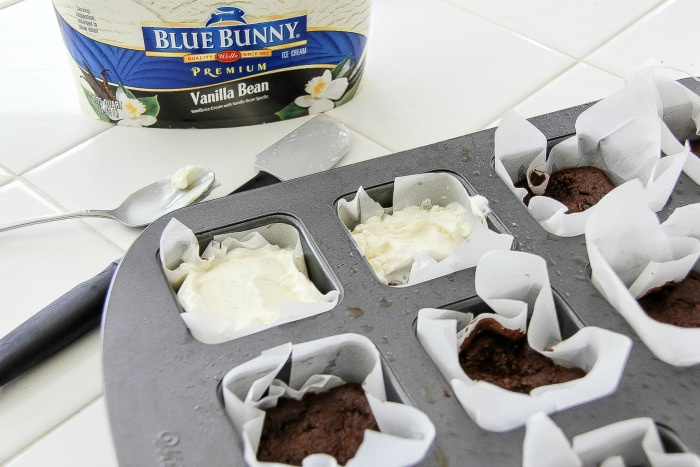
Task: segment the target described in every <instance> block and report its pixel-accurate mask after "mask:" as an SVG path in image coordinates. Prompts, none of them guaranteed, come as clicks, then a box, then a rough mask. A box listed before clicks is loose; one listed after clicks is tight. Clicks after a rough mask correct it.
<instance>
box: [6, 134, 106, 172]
mask: <svg viewBox="0 0 700 467" xmlns="http://www.w3.org/2000/svg"><path fill="white" fill-rule="evenodd" d="M112 128H114V126H110V127H107V128H105V129H104V130H101V131H98V132H97V133H94V134H92V135H90V136H88V137H87V139H83V140H80V141H77V142H75V143H73V144H72V145H71V146H70V147H67V148H63V149H59V152H58V153H56V154H53V155H52V156H49V157H48V158H47V159H45V160H42V161H39V162H36V163H35V164H34V165H30V166H29V167H27V168H26V169H24V171H22V173H21V174H18V176H20V175H23V174H25V173H27V172H31V171H32V170H36V169H38V168H40V167H41V166H43V165H46V164H48V163H50V162H51V161H53V160H54V159H56V158H57V157H61V156H62V155H64V154H65V153H67V152H68V151H72V150H74V149H75V148H77V147H79V146H82V145H83V144H86V143H87V142H88V141H90V140H92V139H93V138H96V137H97V136H99V135H101V134H102V133H105V132H107V131H109V130H111V129H112ZM13 173H14V172H13Z"/></svg>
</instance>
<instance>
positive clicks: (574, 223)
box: [495, 77, 694, 237]
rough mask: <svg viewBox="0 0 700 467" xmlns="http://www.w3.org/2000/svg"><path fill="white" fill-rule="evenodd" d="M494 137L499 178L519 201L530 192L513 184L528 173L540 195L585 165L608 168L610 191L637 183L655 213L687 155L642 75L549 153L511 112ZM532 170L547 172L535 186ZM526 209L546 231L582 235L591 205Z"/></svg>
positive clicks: (540, 202)
mask: <svg viewBox="0 0 700 467" xmlns="http://www.w3.org/2000/svg"><path fill="white" fill-rule="evenodd" d="M495 139H496V140H495V145H496V146H495V169H496V173H497V174H498V175H499V176H500V177H501V179H502V180H503V181H504V183H505V184H506V185H507V186H508V188H510V190H511V191H512V192H513V193H514V194H515V196H517V197H518V199H520V200H522V199H523V198H524V197H525V195H526V194H527V190H525V189H524V188H516V187H515V183H517V182H518V181H521V180H523V179H525V178H526V176H527V180H528V184H529V185H530V188H531V189H532V191H533V192H534V193H535V194H536V195H540V194H542V193H543V192H544V190H545V188H546V184H547V182H548V180H549V174H552V173H554V172H557V171H559V170H562V169H565V168H570V167H581V166H589V165H590V166H594V167H598V168H599V169H601V170H603V171H605V173H606V174H607V175H608V177H609V178H610V180H611V181H612V183H613V184H614V185H615V186H619V185H621V184H622V183H624V182H626V181H629V180H633V179H638V180H640V181H641V182H642V183H643V185H644V187H645V192H644V195H645V199H646V200H647V202H648V203H649V206H650V207H651V208H652V209H653V210H654V211H659V210H660V209H661V208H662V207H663V206H664V205H665V204H666V202H667V201H668V198H669V196H670V195H671V192H672V191H673V189H674V187H675V185H676V182H677V180H678V177H679V175H680V172H681V170H682V169H683V164H684V163H685V162H686V159H688V153H689V148H688V146H687V145H686V146H685V147H684V146H683V145H682V144H680V143H679V142H678V140H677V139H676V138H675V137H674V136H673V134H672V133H671V131H670V130H669V128H668V127H667V126H666V124H665V123H664V122H663V121H662V120H661V118H660V117H659V113H658V109H657V94H656V91H655V90H654V89H653V88H652V87H651V86H650V85H649V82H648V80H647V79H643V78H641V77H636V78H635V77H630V79H629V80H628V81H627V84H626V85H625V86H624V87H623V88H622V89H621V90H619V91H617V92H616V93H614V94H612V95H611V96H609V97H606V98H605V99H603V100H601V101H599V102H598V103H596V104H594V105H593V106H591V107H590V108H588V109H587V110H585V111H584V112H582V113H581V115H579V117H578V119H577V120H576V135H574V136H572V137H570V138H567V139H565V140H564V141H562V142H560V143H559V144H557V145H556V146H554V147H553V148H552V150H551V151H550V154H549V156H547V140H546V137H545V136H544V134H542V133H541V132H540V131H539V130H538V129H537V128H535V126H534V125H532V124H531V123H529V122H528V121H526V120H525V119H523V118H522V117H520V116H519V115H518V114H517V113H515V112H514V111H512V110H509V111H508V112H506V114H505V115H504V116H503V119H502V120H501V124H500V125H499V126H498V128H497V129H496V136H495ZM661 152H663V153H664V154H666V156H665V157H661ZM693 157H694V156H693ZM534 170H538V171H541V172H545V173H546V174H547V177H546V180H545V181H544V182H543V183H542V184H541V185H538V186H533V185H532V181H531V180H530V174H531V173H532V172H533V171H534ZM613 191H614V190H613ZM606 196H607V195H606ZM527 208H528V210H529V211H530V214H532V216H533V217H534V218H535V219H536V220H537V221H538V222H539V223H540V225H542V227H543V228H544V229H545V230H547V231H548V232H550V233H552V234H554V235H559V236H562V237H572V236H575V235H580V234H582V233H583V230H584V225H585V223H586V219H588V217H589V216H590V215H591V213H592V212H593V211H594V210H595V208H596V206H592V207H591V208H589V209H587V210H585V211H583V212H578V213H571V214H565V212H566V211H567V208H566V206H564V205H563V204H562V203H560V202H559V201H557V200H555V199H553V198H549V197H546V196H533V197H532V198H531V199H530V203H529V205H528V206H527Z"/></svg>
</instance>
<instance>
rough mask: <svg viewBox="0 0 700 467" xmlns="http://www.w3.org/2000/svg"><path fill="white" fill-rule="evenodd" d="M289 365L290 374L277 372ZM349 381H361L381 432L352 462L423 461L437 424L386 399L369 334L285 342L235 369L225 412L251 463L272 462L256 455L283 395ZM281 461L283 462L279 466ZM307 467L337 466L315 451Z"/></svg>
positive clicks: (368, 434)
mask: <svg viewBox="0 0 700 467" xmlns="http://www.w3.org/2000/svg"><path fill="white" fill-rule="evenodd" d="M287 364H290V365H291V366H290V373H289V378H288V379H285V380H284V381H282V380H280V379H278V375H279V373H280V371H281V370H282V368H283V367H285V365H287ZM345 383H361V384H362V387H363V389H364V390H365V395H366V396H367V400H368V401H369V405H370V408H371V410H372V414H373V415H374V418H375V419H376V421H377V425H378V426H379V429H380V432H376V431H372V430H366V431H365V434H364V439H363V442H362V444H361V445H360V447H359V448H358V450H357V453H356V454H355V457H353V458H352V459H350V461H349V462H348V463H347V464H346V465H347V466H365V465H382V466H408V465H414V464H416V463H418V462H420V460H421V459H423V457H424V456H425V454H426V453H427V451H428V449H429V448H430V446H431V445H432V443H433V440H434V439H435V426H434V425H433V424H432V422H431V421H430V419H429V418H428V417H427V416H426V415H425V414H424V413H423V412H421V411H419V410H418V409H416V408H414V407H411V406H408V405H405V404H401V403H398V402H390V401H387V398H386V390H385V387H384V376H383V372H382V364H381V360H380V358H379V352H378V351H377V348H376V347H375V346H374V344H372V342H371V341H370V340H369V339H367V338H366V337H363V336H360V335H357V334H341V335H335V336H331V337H326V338H323V339H318V340H315V341H310V342H305V343H302V344H295V345H292V344H291V343H288V344H283V345H280V346H279V347H275V348H272V349H269V350H266V351H264V352H262V354H261V355H260V356H259V357H257V358H255V359H253V360H250V361H248V362H246V363H244V364H242V365H239V366H237V367H236V368H233V369H232V370H231V371H229V372H228V373H227V374H226V375H225V376H224V379H223V382H222V389H223V397H224V405H225V407H226V412H227V414H228V415H229V417H230V418H231V421H232V422H233V425H234V427H235V429H236V432H237V433H238V434H239V435H240V436H241V438H242V440H243V446H244V456H245V460H246V463H247V464H248V465H249V466H259V465H269V464H266V463H264V464H263V463H261V462H259V461H258V460H257V458H256V454H257V450H258V445H259V443H260V435H261V432H262V428H263V423H264V421H265V409H268V408H271V407H275V406H276V405H277V400H278V399H279V398H280V397H290V398H294V399H297V400H299V399H301V398H302V397H303V396H304V394H306V393H307V392H309V393H319V392H324V391H327V390H329V389H332V388H334V387H336V386H340V385H342V384H345ZM277 465H279V464H277ZM304 465H313V466H316V467H336V466H337V465H338V464H337V462H336V461H335V459H334V458H333V457H332V456H329V455H326V454H311V455H309V456H307V457H306V459H304Z"/></svg>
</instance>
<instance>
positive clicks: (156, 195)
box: [0, 168, 218, 232]
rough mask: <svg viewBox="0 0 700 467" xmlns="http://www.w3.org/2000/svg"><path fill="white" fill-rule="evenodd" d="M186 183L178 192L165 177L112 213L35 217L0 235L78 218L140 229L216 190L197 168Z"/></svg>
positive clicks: (213, 181)
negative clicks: (105, 221) (42, 224)
mask: <svg viewBox="0 0 700 467" xmlns="http://www.w3.org/2000/svg"><path fill="white" fill-rule="evenodd" d="M187 181H188V183H187V186H186V187H185V188H178V187H177V186H175V184H174V183H173V182H172V180H171V178H170V177H168V178H166V179H164V180H159V181H157V182H155V183H152V184H150V185H147V186H145V187H143V188H141V189H139V190H137V191H135V192H134V193H132V194H131V195H129V196H128V197H127V198H126V199H125V200H124V201H123V202H122V204H120V205H119V206H118V207H117V208H115V209H90V210H85V211H75V212H65V213H60V214H50V215H47V216H40V217H34V218H31V219H25V220H23V221H20V222H14V223H11V224H7V225H3V226H0V232H5V231H7V230H12V229H17V228H19V227H24V226H27V225H34V224H41V223H44V222H51V221H56V220H61V219H75V218H78V217H106V218H110V219H114V220H116V221H118V222H121V223H122V224H124V225H126V226H127V227H143V226H145V225H148V224H150V223H151V222H153V221H154V220H156V219H158V218H159V217H161V216H164V215H165V214H167V213H169V212H171V211H174V210H176V209H179V208H183V207H185V206H189V205H190V204H192V203H196V202H198V201H201V200H203V199H204V198H206V197H207V196H208V195H209V193H211V191H212V190H213V189H214V188H216V187H217V186H218V182H217V180H216V176H215V175H214V172H212V171H211V170H209V169H204V168H199V170H198V172H197V173H196V174H194V175H193V176H192V177H189V178H188V180H187Z"/></svg>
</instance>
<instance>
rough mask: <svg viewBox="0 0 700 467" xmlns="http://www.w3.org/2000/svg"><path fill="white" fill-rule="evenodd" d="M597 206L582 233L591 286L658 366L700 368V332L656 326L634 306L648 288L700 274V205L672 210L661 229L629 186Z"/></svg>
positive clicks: (640, 192) (634, 184)
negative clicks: (660, 364) (626, 325)
mask: <svg viewBox="0 0 700 467" xmlns="http://www.w3.org/2000/svg"><path fill="white" fill-rule="evenodd" d="M598 204H599V208H598V209H597V210H596V212H595V213H594V214H593V215H592V216H591V218H590V219H589V221H588V224H586V232H585V233H586V248H587V250H588V257H589V260H590V263H591V282H592V283H593V285H594V286H595V287H596V288H597V289H598V291H599V292H600V293H601V294H602V295H603V296H604V297H605V298H606V299H607V300H608V302H610V304H611V305H612V306H613V307H614V308H615V309H616V310H617V311H618V312H619V313H620V314H621V315H622V317H623V318H625V320H627V322H628V323H629V325H630V326H631V327H632V328H633V329H634V330H635V332H636V333H637V334H638V335H639V337H640V338H641V339H642V341H644V343H645V344H646V346H647V347H649V350H651V351H652V352H653V353H654V355H656V357H658V358H659V359H660V360H663V361H664V362H666V363H670V364H671V365H677V366H690V365H695V364H697V363H700V328H683V327H679V326H673V325H671V324H666V323H661V322H659V321H656V320H655V319H653V318H651V317H650V316H649V315H648V314H647V313H646V312H645V311H644V310H643V309H642V307H641V306H640V305H639V303H638V302H637V299H638V298H639V297H641V296H642V295H644V294H645V293H646V292H647V291H648V290H650V289H652V288H655V287H660V286H662V285H664V284H665V283H666V282H671V281H673V282H676V281H679V280H682V279H683V278H685V277H686V276H687V275H688V274H689V273H690V271H691V270H693V269H694V270H696V271H700V261H699V258H700V203H696V204H692V205H689V206H684V207H681V208H678V209H676V210H675V211H674V213H673V214H672V215H671V216H670V217H669V218H668V220H667V221H666V222H665V223H663V224H660V223H659V219H658V217H657V216H656V215H655V214H654V213H653V212H652V211H651V210H650V209H649V207H648V206H647V205H646V203H644V202H643V189H642V187H641V185H640V184H639V183H638V182H636V181H632V182H628V183H626V184H624V185H622V186H620V187H619V190H618V191H617V193H615V195H614V196H610V197H608V198H606V199H604V200H603V201H601V202H600V203H598Z"/></svg>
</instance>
